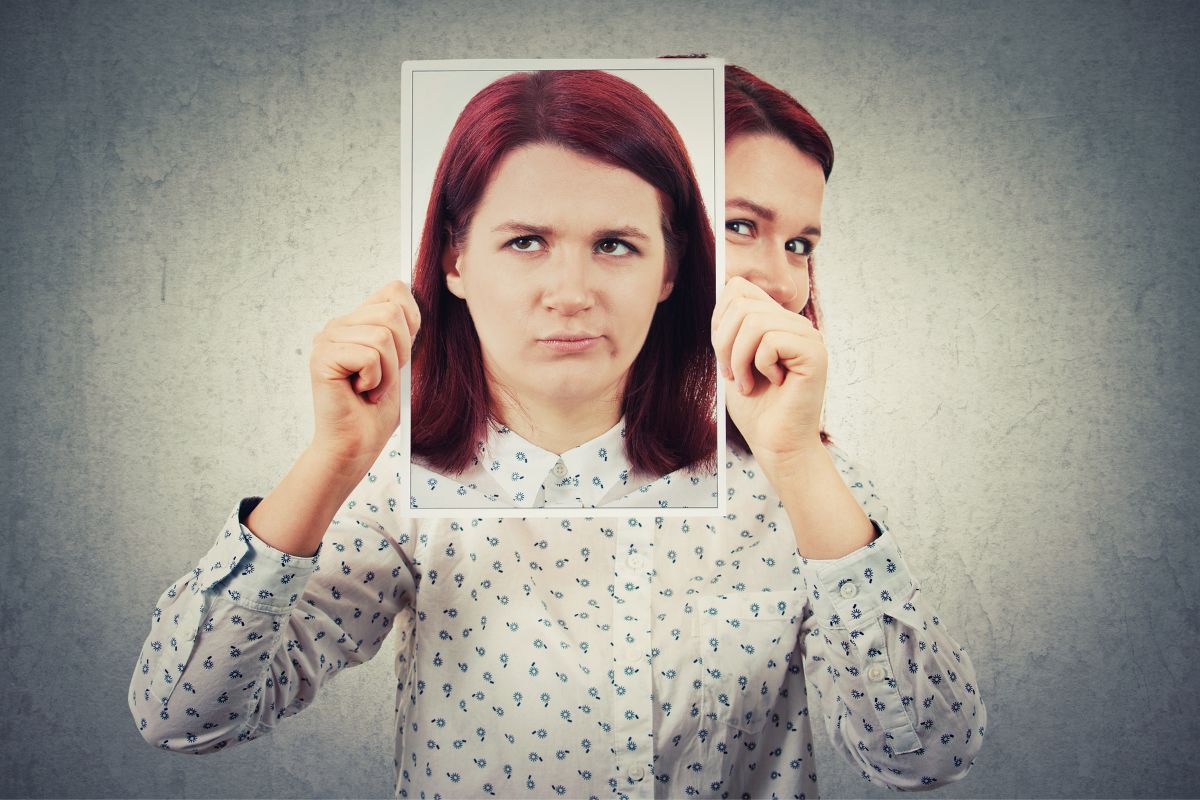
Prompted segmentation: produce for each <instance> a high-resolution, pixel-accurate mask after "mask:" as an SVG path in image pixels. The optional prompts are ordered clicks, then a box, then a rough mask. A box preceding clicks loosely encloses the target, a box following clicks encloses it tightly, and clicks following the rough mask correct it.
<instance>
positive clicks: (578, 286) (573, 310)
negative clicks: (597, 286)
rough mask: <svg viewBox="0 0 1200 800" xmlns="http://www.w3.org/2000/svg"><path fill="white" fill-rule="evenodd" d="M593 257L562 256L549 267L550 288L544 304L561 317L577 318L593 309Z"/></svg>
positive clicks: (565, 254)
mask: <svg viewBox="0 0 1200 800" xmlns="http://www.w3.org/2000/svg"><path fill="white" fill-rule="evenodd" d="M589 256H590V253H589V254H586V255H585V254H579V253H574V254H573V253H563V252H561V251H560V253H559V257H558V258H556V259H554V260H552V262H551V263H550V264H548V265H547V266H548V267H549V269H548V270H547V284H546V288H545V290H544V291H543V293H542V302H543V303H544V304H545V306H546V307H547V308H550V309H553V310H555V311H557V312H558V313H560V314H568V315H570V314H578V313H579V312H580V311H583V310H585V309H588V308H590V307H591V306H592V304H593V302H594V298H593V296H592V290H591V286H590V276H589V274H588V273H589V267H590V258H589Z"/></svg>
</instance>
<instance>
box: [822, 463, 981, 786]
mask: <svg viewBox="0 0 1200 800" xmlns="http://www.w3.org/2000/svg"><path fill="white" fill-rule="evenodd" d="M835 460H838V461H840V463H839V467H840V468H841V470H842V474H843V477H844V478H845V479H846V480H847V484H848V485H849V486H850V488H851V490H852V491H853V492H854V494H855V496H856V497H857V498H858V499H859V502H860V504H861V505H862V506H863V508H864V510H865V511H866V512H867V515H868V517H869V518H870V519H871V522H872V523H873V524H874V525H875V527H876V530H877V532H878V534H879V535H878V536H877V538H876V539H875V540H874V541H872V542H871V543H870V544H868V545H866V546H865V547H862V548H860V549H859V550H856V551H855V552H853V553H850V554H849V555H846V556H844V557H842V558H839V559H836V560H831V561H817V560H803V559H802V569H803V573H804V577H805V582H806V584H807V586H808V592H809V612H808V615H807V618H806V620H805V625H804V650H805V667H806V672H807V673H808V675H809V679H810V680H811V681H812V683H813V685H814V687H815V688H816V690H817V693H818V696H819V698H820V700H821V705H822V710H823V714H822V716H823V717H824V720H825V726H826V730H827V731H828V733H829V736H830V738H831V739H832V740H833V742H834V744H835V745H836V746H837V747H838V749H839V750H840V751H841V752H842V753H843V755H845V756H846V757H847V758H848V759H849V760H850V762H851V763H852V764H854V765H855V766H857V767H859V768H860V769H861V770H862V776H863V777H864V778H865V779H867V780H868V781H873V782H879V783H883V784H886V785H888V786H891V787H893V788H902V789H922V788H929V789H932V788H936V787H937V786H942V785H945V784H947V783H951V782H953V781H956V780H959V779H961V778H962V777H964V776H965V775H966V774H967V771H968V770H969V769H970V768H971V765H972V763H973V762H974V759H975V756H976V754H977V753H978V752H979V747H980V745H981V744H982V739H983V735H984V729H985V727H986V719H987V717H986V710H985V708H984V705H983V702H982V700H981V698H980V696H979V692H978V689H977V685H978V681H977V678H976V677H975V670H974V667H973V665H972V664H971V660H970V658H969V657H968V655H967V651H966V648H964V647H963V646H961V645H960V644H959V643H958V642H956V641H955V640H954V638H953V637H952V636H951V635H950V632H949V631H948V630H947V629H946V627H945V625H943V624H942V621H941V620H940V619H939V617H938V615H937V614H936V613H935V612H934V610H933V609H932V608H931V607H930V605H929V604H928V603H927V602H926V601H925V600H924V599H922V597H921V594H920V586H919V584H918V582H917V580H916V579H915V578H914V577H913V575H912V573H911V572H910V571H909V568H908V566H907V564H906V563H905V561H904V558H903V556H902V555H901V553H900V549H899V547H898V546H897V543H896V541H895V537H894V536H893V534H892V532H891V530H890V529H889V528H888V525H887V521H886V519H885V516H886V513H887V509H886V508H885V507H884V506H883V504H882V502H880V501H879V498H878V496H877V495H876V494H875V491H874V486H873V485H872V484H871V483H870V481H867V480H865V479H862V478H861V477H859V475H858V474H857V469H855V468H854V467H853V466H851V465H849V462H848V461H847V460H846V458H845V456H844V454H842V453H840V452H837V453H835Z"/></svg>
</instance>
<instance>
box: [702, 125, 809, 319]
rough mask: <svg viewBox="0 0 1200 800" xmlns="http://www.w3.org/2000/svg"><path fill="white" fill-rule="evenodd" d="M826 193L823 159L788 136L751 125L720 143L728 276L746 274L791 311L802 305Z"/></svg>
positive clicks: (726, 269)
mask: <svg viewBox="0 0 1200 800" xmlns="http://www.w3.org/2000/svg"><path fill="white" fill-rule="evenodd" d="M824 197H825V173H824V172H823V171H822V169H821V165H820V164H819V163H817V160H816V159H814V158H813V157H812V156H809V155H808V154H806V153H802V152H801V151H800V150H799V149H797V147H796V146H795V145H793V144H792V143H791V142H789V141H787V140H786V139H783V138H781V137H779V136H775V135H772V134H761V133H754V134H746V135H744V136H739V137H737V138H735V139H734V140H732V141H731V142H728V143H726V145H725V242H726V247H725V275H726V278H727V279H728V278H732V277H734V276H741V277H743V278H746V279H747V280H748V281H750V282H751V283H754V284H756V285H757V286H759V287H760V288H762V289H763V290H764V291H766V292H767V293H768V294H769V295H771V297H772V298H774V299H775V301H776V302H777V303H779V304H780V305H782V306H783V307H784V308H787V309H788V310H789V311H795V312H797V313H799V312H800V311H802V310H803V309H804V306H806V305H807V304H808V260H809V256H810V255H811V254H812V250H813V248H814V247H815V246H816V244H817V242H818V241H819V240H820V238H821V201H822V200H823V199H824Z"/></svg>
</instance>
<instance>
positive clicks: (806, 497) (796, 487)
mask: <svg viewBox="0 0 1200 800" xmlns="http://www.w3.org/2000/svg"><path fill="white" fill-rule="evenodd" d="M759 466H760V467H761V468H762V469H763V471H764V473H766V476H767V479H768V480H769V481H770V482H771V485H772V486H773V487H774V488H775V491H776V493H777V494H778V495H779V500H780V502H781V503H782V504H783V507H784V509H785V510H786V511H787V515H788V521H789V522H791V525H792V531H793V532H794V533H795V536H796V547H797V549H798V550H799V552H800V555H802V556H804V557H805V558H809V559H822V560H825V559H835V558H841V557H842V556H845V555H848V554H850V553H853V552H854V551H855V550H858V549H859V548H860V547H863V546H864V545H866V544H868V543H869V542H871V541H872V540H873V539H874V538H875V536H876V531H875V527H874V526H873V525H872V524H871V521H870V519H868V518H867V515H866V513H865V512H864V511H863V509H862V506H861V505H860V504H859V502H858V500H857V499H856V498H855V497H854V495H853V493H851V491H850V489H849V487H847V486H846V483H845V481H844V480H843V479H842V475H841V473H840V472H839V471H838V468H837V465H836V464H834V461H833V457H832V456H831V455H830V453H829V451H828V450H826V448H825V446H824V445H822V444H820V443H819V442H818V443H817V444H816V445H814V446H812V447H808V448H805V449H803V450H800V451H797V452H796V453H793V454H790V455H789V456H788V457H787V458H786V459H781V460H779V461H776V462H774V463H762V462H760V464H759Z"/></svg>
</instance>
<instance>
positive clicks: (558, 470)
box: [551, 458, 567, 478]
mask: <svg viewBox="0 0 1200 800" xmlns="http://www.w3.org/2000/svg"><path fill="white" fill-rule="evenodd" d="M551 472H553V473H554V474H555V475H557V476H558V477H560V478H561V477H562V476H564V475H566V474H567V465H566V464H564V463H563V462H562V459H561V458H560V459H559V460H558V463H557V464H555V465H554V469H552V470H551Z"/></svg>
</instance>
